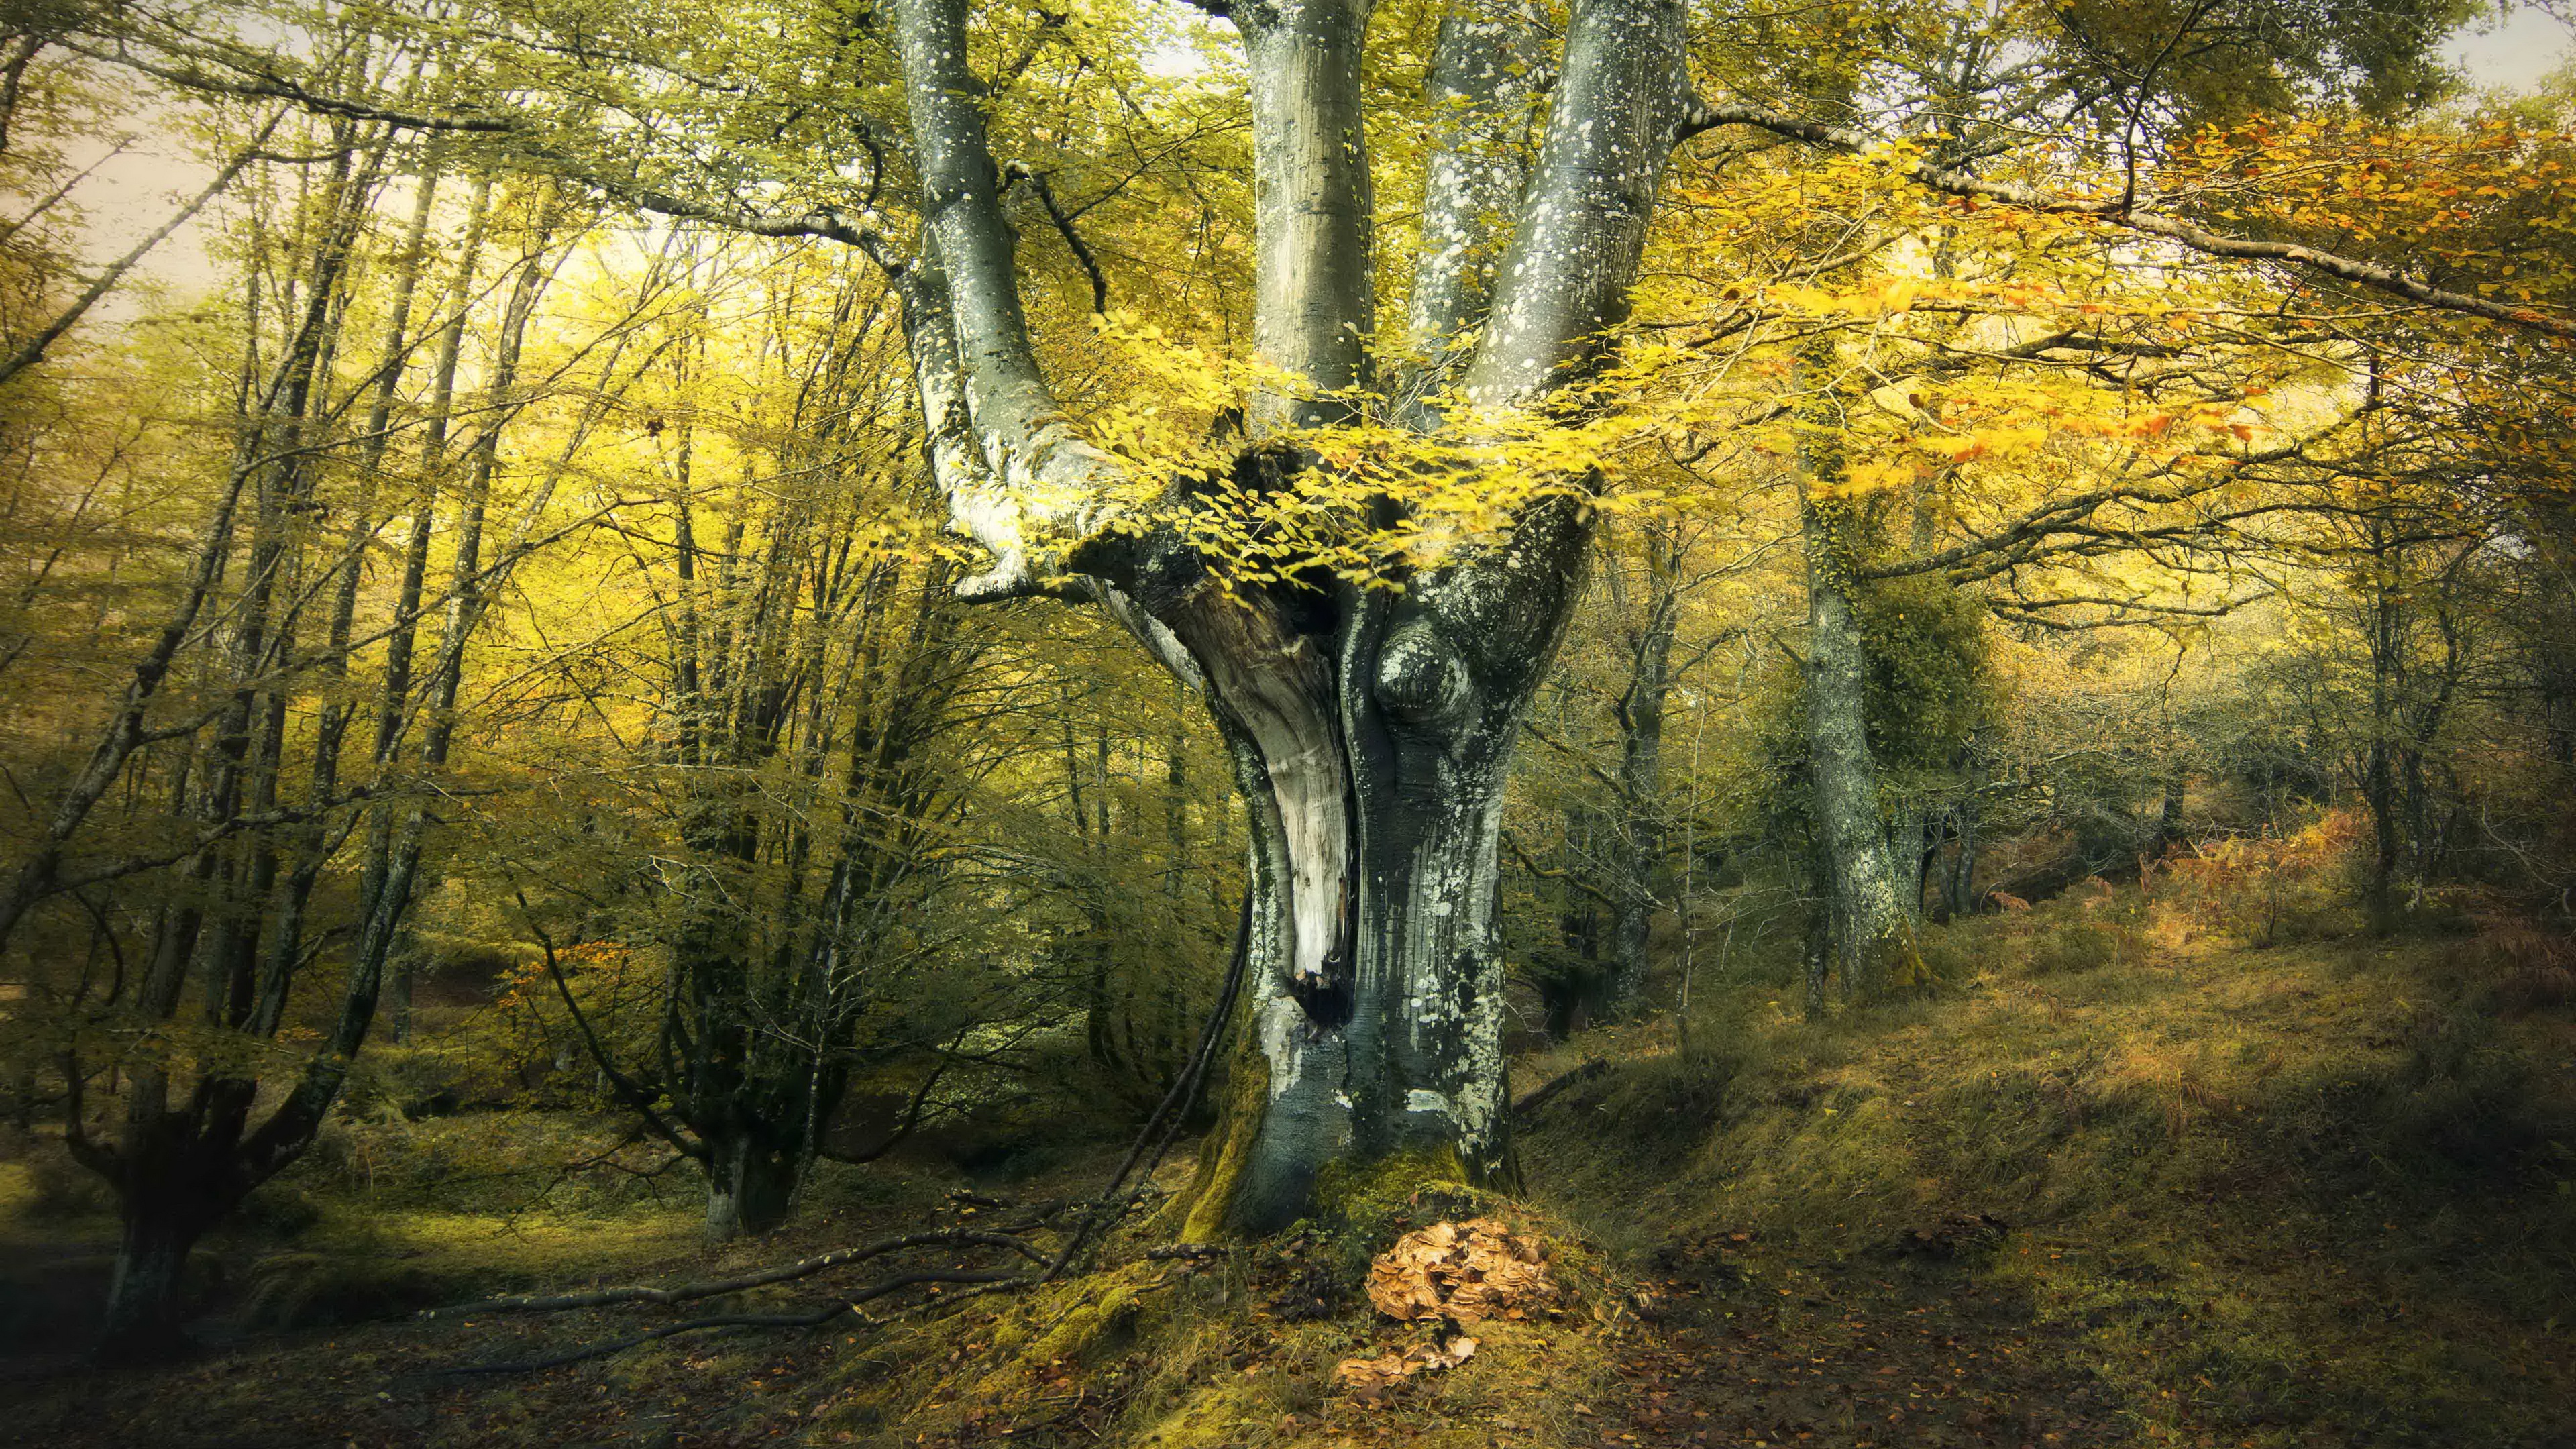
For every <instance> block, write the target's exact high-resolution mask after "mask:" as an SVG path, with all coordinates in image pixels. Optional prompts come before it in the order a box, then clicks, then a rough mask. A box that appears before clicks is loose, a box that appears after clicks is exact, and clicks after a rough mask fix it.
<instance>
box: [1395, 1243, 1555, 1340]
mask: <svg viewBox="0 0 2576 1449" xmlns="http://www.w3.org/2000/svg"><path fill="white" fill-rule="evenodd" d="M1368 1294H1369V1301H1370V1302H1371V1303H1373V1304H1375V1305H1377V1310H1378V1311H1379V1312H1380V1313H1383V1314H1385V1315H1386V1316H1387V1317H1389V1318H1395V1319H1403V1320H1408V1321H1409V1320H1413V1319H1420V1318H1432V1317H1438V1316H1441V1315H1446V1316H1448V1317H1451V1318H1455V1319H1457V1320H1459V1321H1460V1322H1474V1321H1476V1320H1478V1319H1483V1318H1526V1317H1528V1316H1529V1312H1530V1310H1531V1309H1532V1308H1540V1307H1545V1306H1546V1305H1547V1304H1549V1303H1550V1302H1552V1301H1553V1300H1554V1299H1555V1298H1556V1296H1557V1291H1556V1283H1555V1280H1554V1279H1552V1278H1550V1277H1549V1276H1548V1271H1547V1250H1546V1247H1545V1246H1544V1245H1543V1244H1542V1243H1540V1242H1539V1240H1538V1239H1536V1238H1532V1237H1527V1236H1524V1235H1521V1234H1518V1233H1514V1232H1513V1231H1511V1229H1509V1228H1508V1227H1505V1226H1504V1225H1503V1224H1502V1223H1499V1222H1497V1221H1495V1220H1494V1219H1492V1218H1471V1219H1469V1220H1468V1221H1466V1222H1464V1223H1433V1224H1432V1225H1431V1226H1429V1227H1427V1228H1421V1229H1417V1230H1416V1231H1413V1232H1410V1233H1407V1234H1405V1235H1404V1236H1403V1237H1401V1238H1398V1239H1396V1241H1395V1246H1393V1247H1391V1248H1389V1249H1387V1250H1386V1251H1385V1252H1383V1253H1381V1254H1379V1255H1378V1257H1377V1260H1376V1261H1375V1262H1373V1263H1371V1264H1370V1265H1369V1277H1368Z"/></svg>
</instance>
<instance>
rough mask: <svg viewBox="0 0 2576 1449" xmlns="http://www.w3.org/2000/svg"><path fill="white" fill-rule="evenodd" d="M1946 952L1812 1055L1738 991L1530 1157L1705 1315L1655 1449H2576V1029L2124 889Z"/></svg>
mask: <svg viewBox="0 0 2576 1449" xmlns="http://www.w3.org/2000/svg"><path fill="white" fill-rule="evenodd" d="M2328 929H2331V926H2330V925H2329V927H2328ZM2275 934H2276V935H2277V934H2280V933H2279V932H2278V931H2275ZM1936 949H1937V954H1938V956H1939V957H1940V959H1941V962H1942V965H1943V968H1944V976H1945V981H1946V984H1945V986H1944V988H1943V989H1942V990H1941V991H1940V992H1939V993H1938V994H1937V995H1935V996H1933V997H1930V998H1928V999H1925V1000H1921V1001H1916V1002H1910V1003H1905V1004H1902V1005H1898V1006H1893V1007H1888V1008H1882V1009H1879V1010H1875V1011H1869V1012H1860V1013H1852V1014H1848V1015H1843V1016H1837V1017H1833V1018H1829V1019H1827V1020H1824V1021H1821V1022H1809V1021H1806V1020H1803V1019H1800V1018H1799V1017H1797V1016H1794V1015H1792V1014H1790V1013H1788V1012H1786V1011H1784V1010H1782V1009H1781V1006H1780V1004H1778V997H1777V994H1776V993H1775V992H1771V991H1768V990H1766V989H1765V988H1763V987H1760V986H1747V987H1740V988H1738V989H1737V990H1735V991H1734V992H1732V993H1730V994H1729V995H1728V996H1727V997H1726V998H1725V999H1724V1000H1723V1001H1721V1002H1720V1003H1719V1004H1718V1005H1717V1006H1716V1007H1715V1008H1714V1009H1712V1011H1711V1012H1710V1014H1709V1017H1708V1018H1707V1019H1706V1020H1703V1021H1700V1022H1698V1023H1695V1031H1694V1039H1695V1044H1696V1045H1697V1046H1698V1047H1699V1050H1697V1051H1696V1052H1693V1053H1688V1054H1685V1053H1683V1052H1680V1051H1678V1050H1674V1049H1671V1047H1670V1045H1669V1043H1668V1042H1663V1041H1656V1040H1653V1039H1652V1038H1651V1037H1649V1038H1644V1039H1639V1040H1633V1041H1630V1042H1627V1043H1623V1044H1620V1045H1619V1047H1617V1048H1615V1049H1614V1052H1615V1055H1616V1058H1617V1061H1616V1069H1615V1070H1614V1071H1612V1072H1610V1073H1608V1074H1606V1075H1604V1076H1602V1077H1600V1078H1598V1079H1596V1080H1593V1081H1589V1082H1587V1083H1585V1084H1584V1085H1583V1086H1581V1087H1580V1088H1577V1089H1574V1090H1570V1091H1568V1092H1566V1093H1565V1094H1563V1095H1561V1096H1560V1097H1558V1098H1557V1099H1556V1100H1555V1101H1553V1102H1551V1103H1550V1104H1549V1105H1548V1107H1547V1108H1546V1109H1545V1110H1546V1116H1545V1120H1543V1121H1541V1122H1539V1123H1537V1124H1534V1130H1533V1131H1532V1132H1531V1134H1530V1143H1529V1149H1528V1150H1529V1156H1530V1159H1531V1165H1532V1168H1533V1169H1534V1171H1533V1180H1534V1182H1536V1183H1537V1184H1539V1187H1540V1193H1541V1196H1542V1198H1543V1199H1544V1200H1545V1201H1547V1202H1548V1203H1549V1205H1550V1206H1552V1207H1553V1208H1555V1209H1556V1210H1557V1211H1559V1212H1562V1213H1564V1214H1566V1215H1567V1216H1569V1217H1572V1218H1574V1219H1576V1220H1578V1221H1583V1222H1587V1223H1590V1224H1593V1225H1595V1227H1596V1229H1597V1230H1598V1231H1600V1232H1602V1233H1604V1234H1605V1235H1609V1236H1612V1237H1613V1241H1614V1243H1615V1244H1616V1245H1617V1246H1619V1247H1622V1248H1624V1249H1626V1250H1627V1254H1626V1255H1627V1257H1628V1258H1629V1259H1630V1260H1631V1261H1634V1262H1637V1263H1639V1264H1640V1265H1641V1270H1642V1271H1647V1272H1652V1273H1655V1274H1657V1276H1658V1277H1659V1278H1660V1279H1661V1280H1662V1282H1663V1284H1664V1286H1665V1287H1666V1288H1667V1289H1668V1291H1671V1292H1673V1293H1674V1295H1675V1302H1674V1305H1673V1307H1674V1311H1673V1313H1672V1314H1671V1315H1670V1317H1669V1318H1668V1320H1667V1326H1666V1327H1665V1329H1664V1331H1663V1333H1662V1339H1663V1341H1662V1342H1661V1343H1660V1344H1658V1345H1656V1346H1655V1348H1654V1349H1653V1350H1651V1351H1649V1352H1648V1353H1647V1354H1645V1355H1643V1356H1641V1358H1640V1359H1639V1361H1638V1368H1639V1372H1638V1373H1637V1375H1636V1378H1637V1381H1638V1383H1639V1386H1640V1392H1641V1393H1642V1394H1644V1395H1646V1396H1648V1397H1646V1398H1645V1399H1644V1400H1643V1401H1642V1404H1641V1407H1640V1409H1639V1413H1640V1415H1641V1416H1642V1417H1641V1422H1640V1426H1639V1427H1640V1428H1643V1429H1645V1430H1647V1431H1648V1432H1646V1433H1643V1434H1641V1436H1640V1438H1641V1440H1642V1441H1643V1442H1710V1443H1760V1442H1765V1441H1768V1442H1772V1443H1796V1442H1807V1443H1817V1444H1852V1445H1864V1444H1871V1443H1963V1444H1973V1443H2020V1442H2030V1443H2053V1444H2137V1443H2191V1444H2227V1445H2259V1446H2273V1445H2289V1444H2320V1445H2323V1444H2336V1445H2341V1444H2371V1445H2379V1444H2425V1445H2450V1444H2479V1445H2495V1446H2503V1445H2531V1446H2540V1445H2565V1444H2571V1443H2576V1428H2571V1427H2570V1426H2571V1425H2576V1336H2572V1335H2576V1199H2571V1198H2570V1196H2569V1189H2570V1182H2571V1179H2576V1071H2571V1069H2576V1023H2571V1017H2570V1013H2569V1011H2568V1010H2567V1007H2566V1005H2565V1002H2564V999H2563V997H2561V998H2560V999H2558V1000H2556V1001H2554V1002H2553V1001H2551V1000H2549V999H2547V997H2548V993H2535V992H2534V991H2532V990H2530V989H2529V986H2530V983H2529V982H2528V980H2527V979H2526V978H2525V976H2524V975H2522V974H2521V971H2522V968H2521V967H2520V966H2519V965H2518V964H2517V963H2516V962H2515V961H2513V960H2512V959H2509V958H2507V957H2504V956H2500V955H2498V954H2496V953H2493V952H2489V951H2486V950H2485V949H2484V948H2483V947H2482V946H2481V945H2480V943H2478V942H2477V941H2475V940H2467V939H2464V940H2452V941H2425V940H2415V941H2390V942H2382V941H2370V940H2365V939H2359V938H2344V939H2329V940H2307V941H2303V942H2298V943H2287V944H2278V945H2274V946H2272V947H2270V948H2268V949H2259V950H2257V949H2250V948H2249V947H2248V946H2246V945H2245V944H2244V942H2243V941H2242V940H2240V939H2235V938H2231V937H2229V936H2224V935H2221V936H2202V935H2199V934H2197V933H2196V932H2195V931H2193V930H2192V929H2191V928H2190V927H2189V925H2188V922H2187V920H2186V919H2184V918H2181V917H2178V916H2176V915H2172V914H2168V913H2167V912H2165V911H2163V910H2158V909H2147V908H2143V907H2142V905H2141V902H2140V901H2139V900H2138V898H2137V897H2136V895H2135V894H2134V893H2126V894H2121V895H2116V896H2111V897H2108V898H2095V899H2093V900H2092V901H2090V902H2089V907H2088V903H2086V902H2079V901H2067V902H2062V903H2057V904H2052V905H2049V906H2045V907H2042V908H2040V909H2039V910H2037V911H2034V912H2031V913H2028V914H2022V915H2014V916H2005V917H1999V918H1988V919H1984V920H1981V921H1979V922H1976V923H1974V924H1969V925H1963V926H1960V927H1956V928H1952V929H1951V930H1949V931H1946V932H1943V933H1939V935H1938V937H1937V940H1936ZM1587 1050H1594V1051H1597V1050H1600V1048H1599V1047H1597V1046H1591V1045H1587V1044H1584V1043H1575V1044H1573V1045H1572V1047H1571V1048H1570V1049H1569V1050H1568V1051H1566V1052H1563V1053H1560V1054H1558V1056H1557V1059H1556V1060H1555V1061H1553V1062H1540V1063H1534V1064H1533V1065H1534V1066H1537V1067H1539V1068H1540V1069H1542V1070H1544V1069H1546V1068H1548V1067H1551V1066H1559V1065H1562V1064H1563V1063H1564V1062H1566V1061H1568V1060H1571V1059H1572V1058H1574V1057H1576V1056H1578V1055H1580V1054H1581V1053H1583V1052H1585V1051H1587ZM1610 1123H1621V1124H1626V1127H1625V1128H1624V1129H1622V1130H1612V1129H1610V1128H1609V1127H1608V1124H1610ZM1656 1124H1660V1126H1657V1125H1656ZM1605 1142H1606V1143H1611V1144H1615V1146H1614V1150H1610V1151H1604V1150H1602V1148H1603V1145H1604V1143H1605ZM1656 1393H1662V1394H1664V1395H1666V1396H1667V1397H1666V1398H1665V1399H1664V1400H1662V1401H1657V1400H1655V1399H1653V1398H1652V1397H1651V1396H1652V1395H1654V1394H1656ZM1659 1406H1660V1407H1664V1412H1663V1413H1661V1414H1652V1413H1647V1412H1646V1411H1647V1410H1652V1409H1655V1408H1657V1407H1659ZM1703 1415H1705V1417H1701V1416H1703ZM1703 1432H1704V1433H1705V1434H1706V1438H1705V1439H1704V1440H1694V1438H1693V1436H1695V1435H1699V1434H1701V1433H1703Z"/></svg>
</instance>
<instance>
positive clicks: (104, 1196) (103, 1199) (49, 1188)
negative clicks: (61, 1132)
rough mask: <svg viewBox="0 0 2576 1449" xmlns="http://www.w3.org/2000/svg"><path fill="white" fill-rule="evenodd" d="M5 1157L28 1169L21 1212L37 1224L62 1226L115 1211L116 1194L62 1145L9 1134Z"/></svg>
mask: <svg viewBox="0 0 2576 1449" xmlns="http://www.w3.org/2000/svg"><path fill="white" fill-rule="evenodd" d="M9 1135H10V1137H11V1138H12V1139H13V1140H12V1141H10V1142H9V1143H7V1144H6V1145H7V1148H8V1151H7V1152H6V1153H5V1154H0V1155H5V1156H10V1157H15V1158H17V1159H18V1161H19V1162H20V1163H22V1164H23V1165H24V1167H25V1172H26V1179H25V1181H26V1190H25V1192H24V1194H23V1195H22V1196H20V1197H19V1199H18V1203H17V1209H18V1211H19V1212H20V1213H21V1214H23V1215H24V1216H25V1217H27V1218H28V1219H30V1220H32V1221H35V1222H44V1223H60V1222H68V1221H70V1220H72V1219H74V1218H85V1217H92V1216H96V1215H98V1214H101V1213H110V1212H114V1211H115V1210H116V1194H115V1193H114V1192H112V1191H110V1190H109V1188H108V1185H107V1183H106V1181H105V1180H104V1179H102V1178H101V1177H100V1176H99V1175H98V1174H97V1173H95V1172H92V1171H90V1170H89V1169H88V1168H86V1167H83V1166H81V1165H80V1164H79V1163H77V1162H74V1161H73V1160H72V1155H71V1153H70V1152H68V1151H66V1150H64V1148H63V1145H62V1144H61V1143H59V1142H56V1141H53V1140H51V1139H49V1138H44V1137H39V1136H37V1135H36V1134H34V1133H32V1132H30V1133H17V1132H12V1133H11V1134H9Z"/></svg>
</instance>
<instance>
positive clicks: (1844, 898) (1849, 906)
mask: <svg viewBox="0 0 2576 1449" xmlns="http://www.w3.org/2000/svg"><path fill="white" fill-rule="evenodd" d="M1803 364H1804V365H1803V366H1802V369H1801V370H1802V372H1803V373H1804V374H1805V376H1804V378H1803V389H1804V391H1803V395H1802V397H1801V398H1800V400H1799V402H1798V404H1797V410H1796V423H1795V427H1796V434H1797V442H1798V460H1799V465H1800V467H1801V468H1802V470H1803V471H1804V472H1805V474H1806V480H1805V487H1804V488H1803V489H1802V491H1801V497H1800V505H1799V517H1800V525H1801V527H1800V538H1801V542H1802V544H1803V545H1804V548H1805V553H1806V564H1807V657H1806V671H1805V684H1806V726H1807V728H1806V740H1807V783H1808V788H1809V794H1810V801H1811V804H1812V807H1813V813H1814V822H1813V823H1814V830H1815V833H1816V839H1817V845H1818V848H1819V850H1820V853H1821V856H1822V869H1821V871H1820V874H1821V876H1822V880H1821V884H1822V885H1823V886H1824V888H1825V889H1824V894H1825V897H1826V900H1825V913H1826V919H1827V921H1828V924H1829V928H1830V929H1829V931H1828V947H1827V950H1826V951H1825V952H1824V953H1823V954H1824V956H1825V957H1826V958H1827V959H1828V960H1830V962H1831V964H1832V968H1833V969H1834V971H1835V972H1837V973H1838V974H1839V975H1840V977H1841V980H1842V988H1843V993H1844V995H1845V996H1846V997H1851V998H1862V997H1867V996H1869V995H1872V994H1874V993H1876V992H1878V991H1880V990H1882V989H1884V988H1885V987H1887V986H1890V985H1907V984H1911V983H1912V981H1913V979H1914V974H1915V971H1916V969H1917V965H1918V963H1917V959H1916V957H1915V952H1914V933H1913V926H1912V922H1911V920H1910V913H1909V912H1908V911H1907V910H1906V908H1905V902H1904V898H1903V893H1902V886H1901V880H1902V879H1903V877H1902V876H1901V874H1900V872H1899V870H1898V868H1897V863H1896V862H1895V860H1894V859H1893V858H1892V857H1893V854H1894V853H1893V852H1892V851H1891V850H1890V849H1889V847H1888V836H1887V828H1886V826H1885V825H1884V823H1882V821H1881V820H1880V817H1879V802H1878V772H1877V769H1876V766H1875V765H1874V764H1873V762H1872V761H1871V758H1870V747H1869V724H1868V687H1869V659H1868V654H1867V651H1866V648H1865V646H1864V643H1863V640H1862V638H1861V631H1860V617H1859V611H1858V609H1857V607H1856V606H1855V602H1854V599H1853V596H1852V595H1853V590H1854V588H1855V587H1856V582H1855V579H1854V575H1853V564H1854V557H1853V554H1854V550H1855V546H1856V542H1857V541H1856V540H1855V539H1854V538H1853V537H1852V533H1853V531H1854V529H1855V527H1856V523H1855V520H1854V519H1853V517H1852V510H1851V508H1850V505H1849V504H1847V503H1844V502H1842V501H1840V500H1837V499H1835V498H1833V497H1832V496H1831V495H1832V491H1833V489H1834V486H1835V485H1836V484H1838V483H1840V482H1841V481H1842V479H1843V476H1844V470H1845V466H1846V465H1845V459H1844V456H1843V438H1844V433H1843V427H1842V418H1841V408H1840V405H1839V400H1838V398H1837V397H1836V395H1835V390H1834V377H1835V373H1836V371H1837V363H1836V361H1835V359H1834V357H1833V355H1832V348H1831V344H1830V343H1822V344H1818V345H1816V346H1814V347H1811V348H1810V349H1809V351H1808V354H1807V355H1806V357H1805V358H1804V359H1803ZM1819 995H1820V993H1819V992H1817V991H1815V990H1814V989H1813V988H1811V989H1810V1000H1811V1002H1812V1001H1814V1000H1815V999H1816V998H1817V996H1819Z"/></svg>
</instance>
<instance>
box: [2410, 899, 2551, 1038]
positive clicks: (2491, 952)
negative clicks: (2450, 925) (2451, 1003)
mask: <svg viewBox="0 0 2576 1449" xmlns="http://www.w3.org/2000/svg"><path fill="white" fill-rule="evenodd" d="M2472 922H2473V924H2474V925H2475V927H2476V934H2474V935H2472V936H2470V937H2468V938H2467V939H2465V940H2461V941H2457V942H2454V943H2452V945H2451V946H2450V947H2449V949H2447V950H2445V951H2444V952H2443V953H2442V965H2443V968H2444V969H2445V970H2446V971H2448V972H2450V973H2451V974H2452V975H2454V976H2456V977H2457V978H2459V979H2460V980H2461V981H2463V982H2465V983H2468V984H2470V985H2472V986H2474V987H2476V988H2479V989H2481V990H2483V991H2484V992H2485V993H2486V995H2487V997H2488V999H2489V1001H2490V1002H2491V1004H2492V1006H2493V1008H2494V1009H2495V1010H2496V1011H2497V1012H2499V1013H2501V1014H2503V1015H2506V1016H2528V1015H2530V1014H2532V1013H2534V1012H2541V1011H2553V1010H2558V1009H2561V1008H2564V1007H2566V1006H2568V1005H2569V1004H2571V1003H2576V940H2570V939H2569V938H2568V937H2567V936H2566V935H2564V934H2562V933H2560V932H2558V931H2554V930H2551V929H2550V928H2548V927H2546V926H2544V925H2542V924H2541V923H2539V922H2537V921H2534V920H2532V919H2531V918H2529V917H2527V916H2523V915H2519V914H2505V913H2490V914H2486V915H2482V916H2477V917H2473V918H2472Z"/></svg>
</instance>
